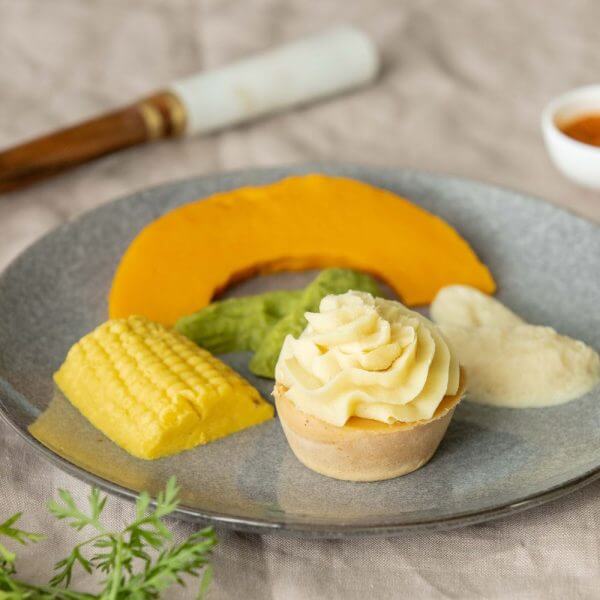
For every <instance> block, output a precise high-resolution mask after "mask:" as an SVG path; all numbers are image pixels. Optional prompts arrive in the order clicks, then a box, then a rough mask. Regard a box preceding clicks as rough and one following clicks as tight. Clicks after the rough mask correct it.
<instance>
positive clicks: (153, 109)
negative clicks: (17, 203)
mask: <svg viewBox="0 0 600 600" xmlns="http://www.w3.org/2000/svg"><path fill="white" fill-rule="evenodd" d="M378 70H379V58H378V53H377V50H376V48H375V46H374V45H373V43H372V42H371V40H370V39H369V38H368V37H367V36H366V35H365V34H364V33H363V32H361V31H360V30H358V29H355V28H354V27H349V26H343V27H336V28H334V29H331V30H328V31H325V32H323V33H321V34H319V35H316V36H313V37H309V38H306V39H302V40H299V41H296V42H292V43H288V44H287V45H285V46H282V47H280V48H277V49H274V50H270V51H267V52H264V53H262V54H258V55H255V56H253V57H250V58H247V59H245V60H242V61H240V62H237V63H234V64H231V65H228V66H225V67H222V68H219V69H216V70H212V71H207V72H202V73H199V74H196V75H193V76H191V77H188V78H186V79H182V80H180V81H176V82H174V83H172V84H171V85H169V86H167V87H166V88H165V89H163V90H161V91H158V92H156V93H154V94H152V95H150V96H148V97H146V98H142V99H141V100H139V101H137V102H135V103H133V104H131V105H129V106H126V107H124V108H119V109H117V110H114V111H112V112H109V113H107V114H103V115H101V116H98V117H95V118H93V119H90V120H88V121H85V122H82V123H78V124H77V125H73V126H71V127H67V128H66V129H62V130H59V131H56V132H53V133H50V134H49V135H46V136H43V137H40V138H37V139H34V140H31V141H29V142H26V143H24V144H21V145H19V146H16V147H13V148H10V149H8V150H5V151H3V152H0V193H2V192H7V191H10V190H15V189H18V188H21V187H24V186H26V185H28V184H31V183H33V182H35V181H38V180H41V179H44V178H46V177H49V176H51V175H55V174H57V173H60V172H62V171H65V170H67V169H69V168H70V167H74V166H77V165H80V164H83V163H86V162H88V161H90V160H92V159H94V158H97V157H99V156H103V155H106V154H110V153H112V152H116V151H118V150H122V149H125V148H129V147H132V146H137V145H140V144H145V143H148V142H153V141H156V140H161V139H165V138H177V137H184V136H189V135H195V134H205V133H211V132H214V131H218V130H220V129H223V128H225V127H230V126H232V125H236V124H239V123H243V122H246V121H250V120H252V119H256V118H258V117H262V116H265V115H268V114H271V113H274V112H278V111H282V110H284V109H287V108H291V107H294V106H297V105H300V104H305V103H308V102H311V101H314V100H317V99H320V98H325V97H327V96H332V95H334V94H338V93H341V92H344V91H348V90H350V89H353V88H356V87H358V86H361V85H364V84H366V83H368V82H370V81H372V80H373V79H374V78H375V76H376V75H377V72H378Z"/></svg>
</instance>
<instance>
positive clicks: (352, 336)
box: [275, 291, 460, 427]
mask: <svg viewBox="0 0 600 600" xmlns="http://www.w3.org/2000/svg"><path fill="white" fill-rule="evenodd" d="M306 319H307V321H308V325H307V327H306V328H305V330H304V331H303V333H302V334H301V335H300V337H299V338H297V339H296V338H293V337H292V336H288V337H287V338H286V340H285V342H284V344H283V347H282V349H281V354H280V356H279V360H278V362H277V366H276V368H275V378H276V380H277V383H279V384H281V385H283V386H285V388H286V396H287V397H288V398H289V399H290V400H291V401H292V402H293V403H294V404H295V405H296V407H297V408H298V409H299V410H301V411H303V412H305V413H307V414H309V415H312V416H314V417H317V418H318V419H321V420H323V421H326V422H327V423H331V424H332V425H336V426H339V427H341V426H343V425H344V424H345V423H346V421H347V420H348V419H349V418H350V417H352V416H356V417H362V418H365V419H373V420H376V421H382V422H384V423H389V424H392V423H395V422H397V421H402V422H414V421H420V420H425V419H431V418H432V417H433V415H434V413H435V411H436V409H437V407H438V406H439V404H440V402H441V401H442V399H443V398H444V396H446V395H454V394H455V393H456V392H457V391H458V387H459V380H460V370H459V364H458V360H457V358H456V355H455V353H454V352H453V351H452V349H451V348H450V346H449V344H448V342H447V341H446V340H445V338H444V337H443V335H442V334H441V333H440V331H439V330H438V329H437V327H436V326H435V325H434V324H433V323H432V322H431V321H429V320H428V319H426V318H425V317H423V316H421V315H420V314H418V313H416V312H414V311H411V310H409V309H407V308H406V307H405V306H404V305H402V304H400V303H399V302H394V301H392V300H385V299H383V298H374V297H373V296H371V295H370V294H368V293H365V292H355V291H350V292H347V293H345V294H340V295H330V296H326V297H325V298H323V300H322V301H321V304H320V307H319V312H318V313H306Z"/></svg>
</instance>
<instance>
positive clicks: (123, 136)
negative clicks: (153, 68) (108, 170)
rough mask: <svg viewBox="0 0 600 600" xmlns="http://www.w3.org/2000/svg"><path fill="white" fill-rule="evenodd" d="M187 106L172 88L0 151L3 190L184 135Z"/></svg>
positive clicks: (0, 181) (6, 190)
mask: <svg viewBox="0 0 600 600" xmlns="http://www.w3.org/2000/svg"><path fill="white" fill-rule="evenodd" d="M185 120H186V115H185V109H184V107H183V106H182V104H181V102H180V101H179V99H178V98H177V97H176V96H175V95H173V94H171V93H170V92H158V93H157V94H154V95H152V96H150V97H148V98H145V99H143V100H140V101H139V102H136V103H135V104H132V105H131V106H127V107H125V108H121V109H117V110H115V111H113V112H110V113H107V114H105V115H102V116H99V117H96V118H94V119H90V120H89V121H84V122H83V123H79V124H77V125H74V126H72V127H67V128H66V129H61V130H59V131H56V132H54V133H51V134H49V135H46V136H44V137H41V138H37V139H35V140H32V141H30V142H26V143H24V144H21V145H19V146H15V147H14V148H10V149H8V150H5V151H4V152H0V193H2V192H8V191H10V190H16V189H18V188H21V187H24V186H26V185H29V184H31V183H34V182H36V181H39V180H41V179H44V178H46V177H49V176H51V175H55V174H57V173H60V172H62V171H65V170H66V169H69V168H71V167H74V166H77V165H81V164H83V163H86V162H88V161H90V160H92V159H94V158H97V157H99V156H103V155H105V154H110V153H112V152H115V151H117V150H122V149H124V148H129V147H131V146H136V145H139V144H144V143H147V142H151V141H154V140H158V139H162V138H169V137H175V136H178V135H181V134H182V132H183V131H184V129H185Z"/></svg>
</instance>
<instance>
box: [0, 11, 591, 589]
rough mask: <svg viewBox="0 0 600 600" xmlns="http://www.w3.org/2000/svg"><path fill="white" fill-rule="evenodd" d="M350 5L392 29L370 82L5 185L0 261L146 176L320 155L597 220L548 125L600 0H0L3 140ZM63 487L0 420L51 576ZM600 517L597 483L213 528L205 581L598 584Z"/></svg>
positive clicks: (59, 549) (58, 475) (9, 499)
mask: <svg viewBox="0 0 600 600" xmlns="http://www.w3.org/2000/svg"><path fill="white" fill-rule="evenodd" d="M342 22H350V23H354V24H356V25H358V26H360V27H362V28H364V29H365V30H366V31H368V32H369V33H370V34H371V35H372V36H373V38H374V39H375V41H376V43H377V44H378V46H379V47H380V49H381V52H382V54H383V58H384V71H383V74H382V77H381V78H380V80H379V81H378V82H377V83H376V85H373V86H372V87H370V88H368V89H365V90H363V91H360V92H357V93H354V94H351V95H348V96H345V97H341V98H336V99H334V100H331V101H328V102H324V103H322V104H318V105H315V106H310V107H306V108H302V109H300V110H296V111H294V112H291V113H286V114H281V115H278V116H275V117H273V118H269V119H265V120H262V121H260V122H258V123H254V124H250V125H246V126H243V127H240V128H238V129H235V130H232V131H228V132H225V133H220V134H218V135H213V136H210V137H206V138H196V139H189V140H185V141H180V142H176V143H162V144H156V145H154V146H151V147H145V148H142V149H139V150H132V151H128V152H125V153H121V154H119V155H116V156H111V157H108V158H105V159H103V160H100V161H97V162H95V163H94V164H92V165H90V166H86V167H84V168H80V169H79V170H77V171H74V172H72V173H70V174H68V175H65V176H63V177H60V178H57V179H54V180H52V181H49V182H47V183H43V184H41V185H38V186H36V187H32V188H30V189H27V190H26V191H22V192H17V193H13V194H10V195H7V196H4V197H0V268H2V267H4V266H5V265H6V264H8V262H9V261H10V260H11V259H12V258H13V257H14V256H15V255H16V254H17V253H19V252H20V251H21V250H22V249H23V248H25V247H26V246H27V245H28V244H30V243H31V242H33V241H34V240H35V239H36V238H38V237H39V236H40V235H42V234H43V233H45V232H46V231H48V230H50V229H51V228H53V227H55V226H56V225H59V224H60V223H62V222H64V221H66V220H68V219H71V218H73V217H74V216H76V215H78V214H80V213H82V212H83V211H86V210H88V209H90V208H92V207H95V206H98V205H99V204H102V203H103V202H106V201H108V200H111V199H113V198H115V197H118V196H121V195H124V194H126V193H129V192H132V191H134V190H138V189H141V188H145V187H148V186H152V185H154V184H158V183H160V182H164V181H168V180H171V179H176V178H182V177H186V176H192V175H198V174H202V173H211V172H215V171H221V170H226V169H234V168H238V167H248V166H265V165H273V164H282V163H293V162H297V161H303V160H313V159H323V160H326V159H335V160H337V161H350V162H356V163H374V164H382V165H388V166H401V167H416V168H423V169H427V170H432V171H440V172H445V173H452V174H458V175H464V176H468V177H473V178H476V179H480V180H484V181H488V182H493V183H496V184H500V185H503V186H507V187H512V188H516V189H519V190H522V191H526V192H530V193H532V194H534V195H537V196H541V197H543V198H546V199H547V200H549V201H551V202H554V203H558V204H562V205H565V206H567V207H569V208H570V209H571V210H573V211H576V212H578V213H580V214H583V215H586V216H587V217H589V218H591V219H594V220H597V221H600V194H599V193H594V192H590V191H584V190H582V189H580V188H578V187H576V186H575V185H573V184H571V183H569V182H568V181H566V180H565V179H563V178H562V177H561V176H560V175H559V174H558V173H557V172H555V170H554V169H553V167H552V165H551V164H550V162H549V160H548V158H547V156H546V153H545V151H544V148H543V144H542V139H541V135H540V127H539V119H540V112H541V110H542V108H543V106H544V104H545V103H546V102H548V101H549V100H550V99H551V98H552V97H553V96H555V95H557V94H559V93H560V92H562V91H564V90H567V89H569V88H572V87H575V86H579V85H583V84H588V83H595V82H598V80H599V79H600V35H599V34H598V24H599V23H600V3H598V2H591V1H586V0H578V1H572V2H563V1H562V0H551V1H549V0H545V1H542V0H537V1H530V2H522V1H520V0H510V1H506V0H505V1H504V2H489V1H486V0H458V1H454V2H443V1H442V0H437V1H435V0H421V1H419V2H417V1H413V2H408V1H399V0H370V1H368V2H367V1H363V2H359V1H353V0H320V1H319V2H305V1H302V0H289V1H288V0H246V1H245V2H234V1H226V0H129V1H127V2H123V1H122V0H96V1H90V0H53V1H52V2H47V1H45V0H0V146H4V145H9V144H12V143H16V142H18V141H22V140H23V139H24V138H28V137H32V136H34V135H37V134H39V133H40V132H42V131H45V130H49V129H52V128H55V127H57V126H60V125H64V124H67V123H69V122H72V121H74V120H76V119H79V118H81V117H85V116H89V115H91V114H93V113H95V112H99V111H103V110H105V109H108V108H109V107H112V106H115V105H118V104H119V103H123V102H127V101H129V100H132V99H135V98H136V97H137V96H139V95H141V94H145V93H146V92H148V91H151V90H153V89H155V88H158V87H160V86H161V84H164V83H167V82H169V81H171V80H173V79H175V78H178V77H182V76H185V75H188V74H191V73H193V72H195V71H198V70H200V69H205V68H210V67H215V66H218V65H221V64H224V63H226V62H228V61H231V60H234V59H236V58H238V57H242V56H245V55H247V54H249V53H251V52H254V51H257V50H261V49H264V48H266V47H268V46H271V45H274V44H278V43H280V42H283V41H285V40H289V39H293V38H296V37H300V36H303V35H305V34H309V33H312V32H315V31H318V30H320V29H322V28H324V27H325V26H327V25H333V24H337V23H342ZM7 317H8V318H9V317H10V316H9V315H0V318H7ZM57 487H66V488H68V489H69V490H71V491H72V492H73V493H74V495H75V496H76V497H77V498H79V499H82V498H84V497H85V495H86V494H87V492H88V487H87V486H86V485H85V484H83V483H81V482H79V481H78V480H76V479H74V478H72V477H70V476H68V475H66V474H64V473H62V472H61V471H59V470H58V469H56V468H54V467H53V466H51V465H50V464H48V463H47V462H45V461H44V460H43V459H41V458H40V457H39V456H37V455H36V454H35V453H34V452H33V451H32V450H31V449H30V448H29V447H28V446H27V445H26V444H25V443H24V442H23V441H21V440H20V439H19V438H18V437H17V436H16V435H15V434H14V433H13V432H12V430H11V429H10V428H9V427H8V426H7V425H5V424H3V423H0V519H1V518H2V517H6V516H7V515H9V514H11V513H12V512H14V511H17V510H19V511H23V512H24V513H25V515H26V516H25V518H24V524H25V526H26V527H28V528H30V529H32V530H36V531H37V530H40V531H46V532H48V533H49V539H48V540H47V541H46V542H44V548H42V547H41V546H40V545H38V546H37V547H36V546H30V547H27V548H24V549H21V550H20V555H21V557H22V559H21V561H20V564H19V566H20V572H21V575H22V576H23V577H24V578H26V579H31V580H37V581H41V580H43V579H44V577H45V576H46V574H47V573H49V572H50V570H51V567H52V563H53V562H54V561H55V560H56V559H58V558H59V557H61V556H62V555H63V554H64V553H66V550H67V548H70V545H71V543H72V542H73V540H74V539H75V534H72V533H71V532H70V531H69V530H68V528H66V527H65V526H62V525H60V526H58V525H57V524H56V522H55V521H54V519H52V518H51V517H49V516H48V515H47V513H46V511H45V508H44V503H45V501H46V499H47V498H48V497H49V496H51V495H52V494H53V493H54V491H55V489H56V488H57ZM109 504H110V507H109V509H108V512H107V516H108V518H109V519H110V520H111V521H113V522H114V523H115V524H119V523H121V522H123V520H124V519H126V518H127V517H128V516H129V515H130V514H131V505H130V504H129V503H127V502H125V501H121V500H118V499H116V498H113V499H111V501H110V503H109ZM599 525H600V483H596V484H593V485H590V486H589V487H587V488H585V489H584V490H582V491H579V492H577V493H574V494H573V495H571V496H569V497H566V498H564V499H562V500H559V501H556V502H554V503H552V504H550V505H547V506H544V507H541V508H538V509H536V510H531V511H528V512H526V513H522V514H519V515H516V516H513V517H511V518H505V519H503V520H499V521H495V522H491V523H488V524H484V525H479V526H474V527H468V528H465V529H461V530H454V531H448V532H443V533H418V534H417V533H414V534H411V535H407V536H403V537H398V538H391V539H362V540H350V541H303V540H298V539H288V538H283V537H276V536H259V535H247V534H239V533H233V532H228V531H225V530H220V531H219V537H220V545H219V546H218V549H217V550H216V554H215V558H214V566H215V581H214V583H213V585H212V589H211V595H210V597H211V598H214V599H217V598H219V599H220V598H242V597H243V598H248V599H254V598H272V599H277V600H279V599H285V600H294V599H305V598H311V599H312V598H327V599H334V598H343V599H345V600H350V599H352V598H478V597H485V598H548V599H552V598H557V599H559V598H560V599H563V598H598V597H599V596H600V558H599V557H600V529H599ZM174 527H175V528H176V530H177V532H178V535H183V534H186V533H188V532H189V531H190V530H191V527H190V526H189V525H186V524H183V523H177V522H175V523H174ZM188 594H189V592H188ZM169 597H172V598H178V597H182V598H183V597H188V596H186V595H185V594H184V593H181V594H180V593H179V592H177V593H173V594H171V595H170V596H169Z"/></svg>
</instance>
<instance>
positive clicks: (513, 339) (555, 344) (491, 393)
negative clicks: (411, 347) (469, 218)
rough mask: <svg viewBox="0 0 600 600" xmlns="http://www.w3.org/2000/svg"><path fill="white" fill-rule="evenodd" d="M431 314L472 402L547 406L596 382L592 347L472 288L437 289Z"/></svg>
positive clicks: (599, 368)
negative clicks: (452, 350) (451, 351)
mask: <svg viewBox="0 0 600 600" xmlns="http://www.w3.org/2000/svg"><path fill="white" fill-rule="evenodd" d="M431 317H432V319H433V320H434V321H435V322H436V323H437V324H438V325H440V328H441V329H442V331H443V333H444V335H445V336H446V337H447V338H448V339H449V341H450V343H451V344H452V345H453V346H454V348H455V349H456V352H457V353H458V359H459V361H460V364H461V365H462V366H463V367H464V368H465V369H466V371H467V378H468V381H469V395H468V397H467V398H468V399H469V400H472V401H474V402H479V403H481V404H492V405H496V406H509V407H513V408H528V407H541V406H551V405H555V404H562V403H564V402H569V401H570V400H574V399H575V398H578V397H580V396H583V395H584V394H586V393H587V392H589V391H590V390H591V389H592V388H593V387H594V386H595V385H596V384H597V383H598V382H599V381H600V357H599V356H598V354H597V353H596V352H595V351H594V350H593V349H592V348H590V347H589V346H587V345H586V344H584V343H583V342H580V341H578V340H574V339H572V338H570V337H567V336H564V335H559V334H558V333H557V332H556V331H554V329H552V328H550V327H539V326H536V325H530V324H528V323H526V322H525V321H523V320H522V319H521V318H520V317H518V316H517V315H515V314H514V313H513V312H511V311H510V310H509V309H508V308H506V307H505V306H503V305H502V304H501V303H500V302H498V300H495V299H494V298H491V297H489V296H486V295H485V294H482V293H481V292H479V291H478V290H476V289H474V288H471V287H468V286H461V285H453V286H449V287H446V288H444V289H442V290H441V291H440V292H439V293H438V295H437V296H436V298H435V300H434V301H433V303H432V305H431Z"/></svg>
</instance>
